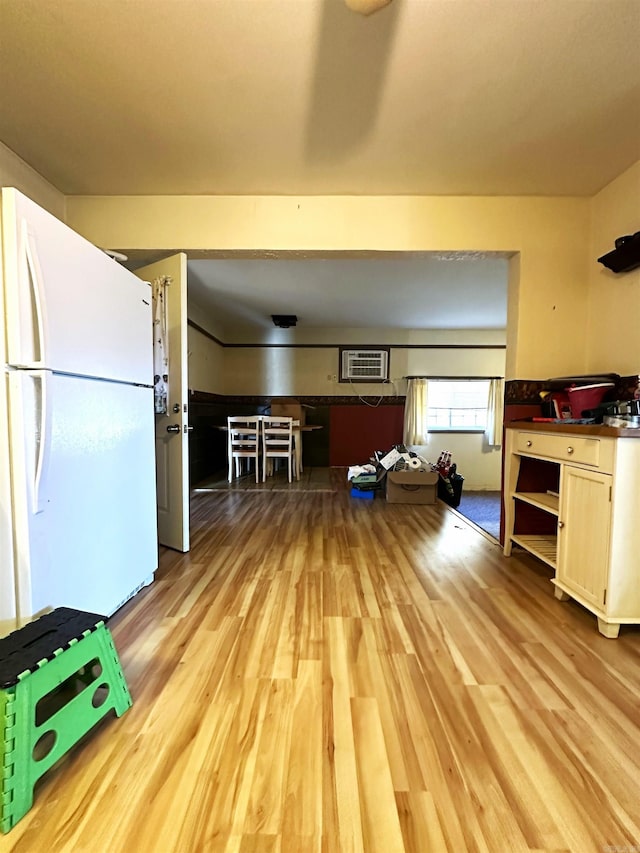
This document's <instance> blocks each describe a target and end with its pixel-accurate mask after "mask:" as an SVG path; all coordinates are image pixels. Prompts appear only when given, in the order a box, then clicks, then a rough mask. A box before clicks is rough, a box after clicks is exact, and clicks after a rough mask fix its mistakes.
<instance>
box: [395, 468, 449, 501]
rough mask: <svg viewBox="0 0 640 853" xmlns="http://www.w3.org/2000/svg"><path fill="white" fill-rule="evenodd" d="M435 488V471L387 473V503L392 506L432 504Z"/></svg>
mask: <svg viewBox="0 0 640 853" xmlns="http://www.w3.org/2000/svg"><path fill="white" fill-rule="evenodd" d="M437 486H438V473H437V472H436V471H420V470H416V471H389V472H388V473H387V501H388V502H389V503H392V504H434V503H435V502H436V488H437Z"/></svg>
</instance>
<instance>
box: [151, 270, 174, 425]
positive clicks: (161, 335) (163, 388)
mask: <svg viewBox="0 0 640 853" xmlns="http://www.w3.org/2000/svg"><path fill="white" fill-rule="evenodd" d="M169 284H171V276H168V275H163V276H160V278H154V280H153V282H152V299H153V373H154V376H153V385H154V409H155V413H156V415H166V414H167V412H168V408H167V407H168V399H169V337H168V333H167V293H166V289H167V287H168V285H169Z"/></svg>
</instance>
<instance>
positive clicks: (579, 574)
mask: <svg viewBox="0 0 640 853" xmlns="http://www.w3.org/2000/svg"><path fill="white" fill-rule="evenodd" d="M525 460H526V461H525ZM536 461H537V462H538V463H544V464H543V465H540V466H538V467H539V469H540V470H539V471H536ZM536 473H537V474H538V475H539V476H538V477H537V478H536V477H535V476H532V475H535V474H536ZM527 478H528V479H529V481H530V482H534V483H535V486H533V487H531V486H530V485H527ZM526 505H528V506H529V507H535V510H536V512H535V513H534V514H533V515H531V512H529V514H528V516H527V515H526V513H525V512H523V511H522V510H521V509H520V507H522V506H526ZM504 509H505V513H504V518H505V540H504V553H505V555H506V556H510V554H511V552H512V548H513V546H514V545H518V546H520V547H522V548H524V549H525V550H526V551H529V552H530V553H531V554H534V555H535V556H536V557H538V558H539V559H541V560H543V561H544V562H545V563H547V564H548V565H549V566H551V567H552V568H553V569H554V570H555V572H556V575H555V578H554V579H553V582H554V584H555V587H556V589H555V594H556V597H557V598H559V599H560V600H565V599H567V598H569V597H570V598H573V599H575V601H578V602H579V603H580V604H582V605H584V606H585V607H586V608H587V609H588V610H590V611H591V612H592V613H594V614H595V615H596V616H597V617H598V628H599V630H600V632H601V633H602V634H604V636H606V637H612V638H614V637H617V636H618V631H619V629H620V625H621V624H624V623H640V435H638V434H637V433H636V432H630V431H626V432H625V431H624V430H617V429H614V428H611V427H599V426H577V427H576V426H574V427H570V426H569V425H567V426H562V425H557V424H553V425H551V424H533V423H531V424H529V423H528V424H527V425H526V427H517V426H515V425H508V427H507V430H506V442H505V478H504ZM536 513H537V518H536V517H535V516H536ZM540 528H544V529H545V531H546V532H538V531H539V530H540Z"/></svg>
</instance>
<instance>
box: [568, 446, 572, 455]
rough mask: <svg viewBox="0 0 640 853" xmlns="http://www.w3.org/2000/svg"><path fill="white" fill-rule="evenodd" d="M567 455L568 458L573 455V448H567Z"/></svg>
mask: <svg viewBox="0 0 640 853" xmlns="http://www.w3.org/2000/svg"><path fill="white" fill-rule="evenodd" d="M567 453H568V454H569V456H571V454H572V453H573V447H567Z"/></svg>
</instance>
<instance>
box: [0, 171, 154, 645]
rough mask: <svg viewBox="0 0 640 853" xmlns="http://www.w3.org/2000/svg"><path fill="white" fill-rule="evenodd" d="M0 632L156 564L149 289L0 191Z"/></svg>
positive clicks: (109, 598) (135, 577)
mask: <svg viewBox="0 0 640 853" xmlns="http://www.w3.org/2000/svg"><path fill="white" fill-rule="evenodd" d="M0 311H1V313H2V321H3V322H2V325H1V328H0V360H1V362H2V363H3V365H4V370H3V376H2V386H1V388H0V636H2V635H4V634H6V633H8V632H9V631H11V630H13V629H14V628H16V627H21V626H22V625H23V624H25V623H26V622H28V621H30V620H31V619H33V618H34V617H36V616H38V615H40V614H42V613H44V612H46V611H48V610H50V609H52V608H55V607H60V606H66V607H74V608H77V609H79V610H88V611H91V612H93V613H99V614H102V615H104V616H109V615H111V614H112V613H113V612H114V611H115V610H117V609H118V608H119V607H120V606H121V605H122V604H124V602H125V601H127V600H128V599H129V598H130V597H131V596H132V595H134V594H135V593H136V592H137V591H138V590H139V589H140V588H142V587H143V586H144V585H146V584H148V583H150V582H151V581H152V580H153V575H154V572H155V569H156V567H157V556H158V546H157V525H156V483H155V450H154V414H153V355H152V310H151V287H150V286H149V284H147V283H145V282H143V281H141V280H140V279H138V278H136V276H134V275H133V274H132V273H130V272H129V271H128V270H126V269H124V268H123V267H122V266H120V265H119V264H118V263H117V261H115V260H113V259H112V258H111V257H109V256H108V255H106V254H105V253H104V252H102V251H101V250H100V249H98V248H96V247H95V246H93V245H92V244H91V243H89V242H88V241H87V240H85V239H84V238H83V237H81V236H80V235H78V234H76V233H75V232H74V231H72V230H71V229H70V228H68V227H67V226H66V225H64V224H63V223H62V222H60V221H59V220H58V219H56V218H55V217H54V216H52V215H51V214H49V213H48V212H46V211H45V210H43V209H42V208H40V207H39V206H38V205H36V204H35V203H34V202H32V201H31V200H30V199H28V198H26V197H25V196H24V195H22V194H21V193H19V192H18V191H17V190H15V189H12V188H7V189H2V274H1V277H0Z"/></svg>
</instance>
